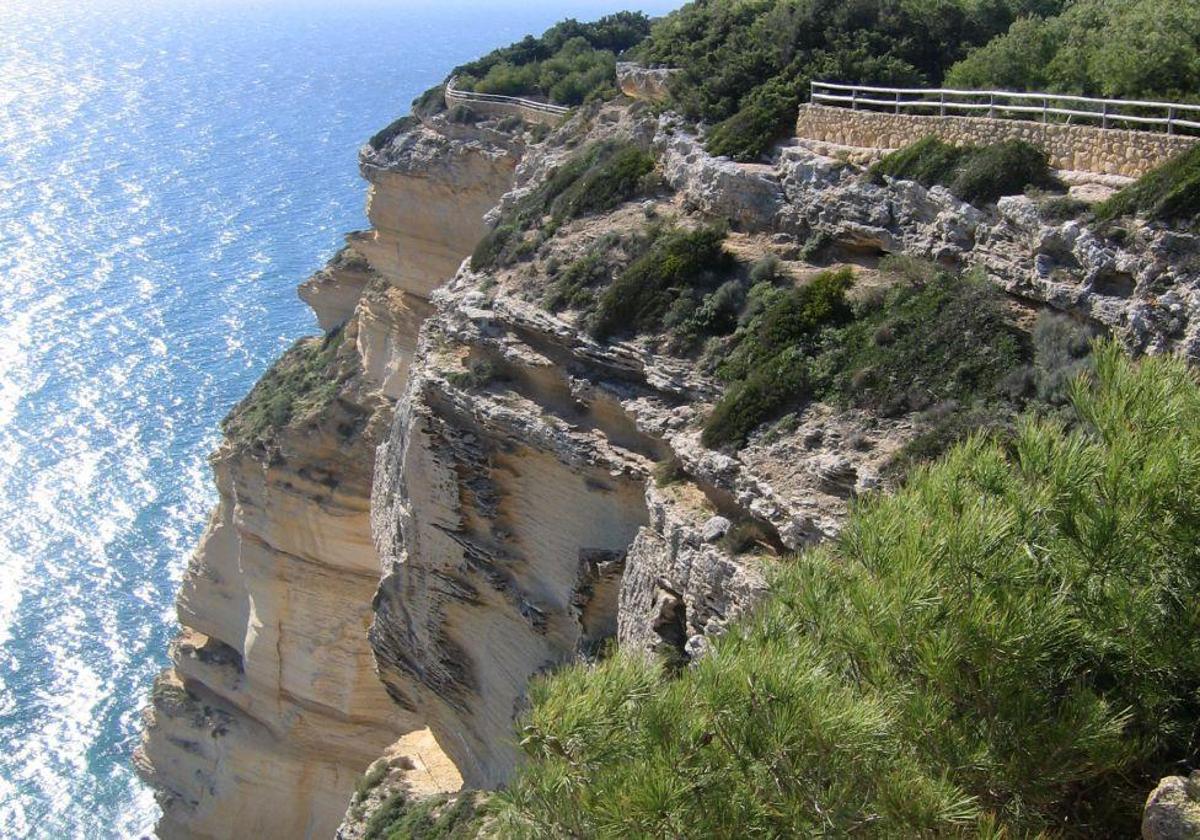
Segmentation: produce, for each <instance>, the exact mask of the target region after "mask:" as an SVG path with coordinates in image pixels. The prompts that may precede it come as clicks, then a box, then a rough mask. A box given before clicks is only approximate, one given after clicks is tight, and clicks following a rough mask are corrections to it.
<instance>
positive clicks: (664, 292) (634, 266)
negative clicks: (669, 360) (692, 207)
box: [590, 227, 734, 339]
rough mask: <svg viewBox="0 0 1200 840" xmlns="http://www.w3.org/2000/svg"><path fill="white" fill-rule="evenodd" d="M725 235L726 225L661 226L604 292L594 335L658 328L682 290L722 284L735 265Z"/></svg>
mask: <svg viewBox="0 0 1200 840" xmlns="http://www.w3.org/2000/svg"><path fill="white" fill-rule="evenodd" d="M724 240H725V230H724V229H723V228H715V227H702V228H697V229H695V230H679V229H666V230H663V231H662V232H661V233H659V234H658V235H657V236H656V237H655V239H654V241H653V242H652V243H651V244H650V246H649V248H648V250H647V251H646V253H644V254H643V255H642V256H640V257H638V258H637V259H635V260H634V261H633V262H632V263H630V264H629V266H628V267H626V268H625V270H624V271H622V272H621V273H620V274H618V275H617V278H616V280H615V281H613V283H612V284H611V285H610V286H609V287H608V288H607V289H605V290H604V292H603V293H602V294H601V295H600V299H599V301H598V304H597V307H596V311H595V314H594V317H593V318H592V321H591V325H590V331H591V334H592V336H593V337H594V338H597V339H605V338H608V337H610V336H612V335H614V334H617V333H634V332H643V331H649V330H654V329H656V328H658V327H659V326H660V325H661V319H662V318H663V316H664V315H665V314H666V313H667V311H668V310H669V309H670V307H671V305H672V303H674V302H675V300H676V299H677V298H678V297H679V296H680V295H681V294H685V293H687V292H688V291H689V290H691V289H706V288H714V287H715V286H717V285H719V283H720V280H721V279H722V278H723V277H724V276H725V275H726V274H727V273H728V272H729V271H731V270H732V268H733V265H734V261H733V257H732V256H731V255H730V254H729V252H728V251H726V250H725V248H724V245H723V242H724Z"/></svg>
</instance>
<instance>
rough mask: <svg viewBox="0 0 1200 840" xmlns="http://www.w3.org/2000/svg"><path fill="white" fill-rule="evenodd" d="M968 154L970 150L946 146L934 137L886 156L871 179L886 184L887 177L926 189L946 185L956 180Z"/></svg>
mask: <svg viewBox="0 0 1200 840" xmlns="http://www.w3.org/2000/svg"><path fill="white" fill-rule="evenodd" d="M966 153H967V149H966V148H964V147H962V146H955V145H953V144H951V143H943V142H942V141H941V140H939V139H938V138H936V137H934V136H932V135H931V136H929V137H924V138H922V139H920V140H918V141H916V142H915V143H910V144H909V145H907V146H905V147H904V148H902V149H897V150H896V151H894V152H892V153H891V154H889V155H886V156H884V157H883V159H882V160H880V161H879V162H878V163H876V164H875V165H874V166H872V167H871V178H872V180H874V181H875V182H876V183H878V184H882V183H883V177H884V176H885V175H886V176H888V177H891V178H899V179H903V180H907V181H916V182H917V183H919V184H921V185H923V186H926V187H932V186H934V185H935V184H942V185H946V184H949V183H950V182H951V181H952V180H953V179H954V174H955V172H956V171H957V169H958V165H959V164H960V163H961V162H962V159H963V156H964V155H965V154H966Z"/></svg>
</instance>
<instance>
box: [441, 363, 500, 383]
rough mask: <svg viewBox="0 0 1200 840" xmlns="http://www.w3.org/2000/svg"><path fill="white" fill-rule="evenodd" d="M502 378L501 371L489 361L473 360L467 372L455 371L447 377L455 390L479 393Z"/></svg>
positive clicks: (468, 365)
mask: <svg viewBox="0 0 1200 840" xmlns="http://www.w3.org/2000/svg"><path fill="white" fill-rule="evenodd" d="M501 378H502V376H501V373H500V371H499V370H497V369H496V366H495V365H494V364H492V363H491V362H489V361H488V360H486V359H472V360H470V361H469V362H468V363H467V367H466V370H461V371H459V370H456V371H453V372H452V373H450V374H448V375H447V376H446V381H447V382H449V383H450V384H451V385H453V386H454V387H455V388H463V389H466V390H471V391H478V390H480V389H483V388H486V387H487V386H488V385H490V384H491V383H493V382H495V381H496V380H497V379H501Z"/></svg>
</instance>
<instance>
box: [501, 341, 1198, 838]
mask: <svg viewBox="0 0 1200 840" xmlns="http://www.w3.org/2000/svg"><path fill="white" fill-rule="evenodd" d="M1096 369H1097V375H1096V381H1095V383H1094V384H1092V385H1090V386H1088V387H1081V388H1077V389H1075V391H1074V393H1073V400H1074V411H1075V414H1076V422H1075V427H1074V430H1073V431H1066V430H1064V428H1063V426H1061V425H1060V424H1058V423H1054V422H1046V421H1032V420H1031V421H1025V422H1023V423H1022V424H1021V425H1020V427H1019V429H1018V430H1017V432H1016V433H1015V435H1014V437H1013V439H1012V440H1011V442H1010V443H1009V445H1008V446H1000V445H997V444H996V443H994V442H991V441H989V440H986V439H983V438H979V437H976V438H972V439H970V440H968V441H967V442H966V443H964V444H963V445H961V446H959V447H957V448H955V449H954V450H953V451H952V452H951V453H950V454H949V455H948V456H947V457H946V459H945V460H944V461H942V462H941V463H939V464H937V465H934V466H933V467H931V468H928V469H922V470H918V471H916V472H915V473H914V474H913V475H912V476H911V477H910V480H909V482H908V483H907V484H906V485H905V486H904V487H903V488H902V489H901V490H900V491H899V492H898V493H897V494H896V495H894V496H890V497H888V496H882V495H881V496H873V497H872V498H871V499H870V500H868V501H866V502H864V503H862V504H860V505H859V506H858V507H857V509H856V510H855V512H854V513H853V514H852V515H851V518H850V520H849V521H848V523H847V525H846V528H845V529H844V530H843V532H842V534H841V536H840V537H839V538H838V539H837V540H836V541H835V542H833V543H832V544H829V545H827V546H826V547H824V548H820V549H816V550H812V551H810V552H808V553H806V554H804V555H802V556H800V557H798V558H797V559H795V560H794V561H793V562H790V563H787V564H783V565H781V566H779V567H778V568H777V570H776V573H775V576H774V579H773V581H772V584H771V591H770V594H769V596H768V598H767V600H766V602H765V603H764V604H763V606H762V607H761V609H760V610H759V611H758V612H757V614H755V615H754V616H753V617H751V618H750V619H749V620H747V621H745V622H744V623H742V624H741V625H738V626H735V627H733V628H732V629H731V630H730V632H729V633H727V634H726V635H725V636H723V637H721V638H719V639H716V640H715V641H714V643H713V650H712V652H711V653H710V654H709V655H708V656H706V657H704V658H703V659H701V660H699V661H698V662H697V663H695V664H694V665H693V667H690V668H685V669H682V670H680V671H678V672H677V673H676V674H675V675H674V676H670V677H668V676H664V674H663V672H662V670H661V669H660V668H659V667H657V666H655V665H653V664H650V663H646V662H645V661H644V660H642V659H640V658H637V657H632V656H623V655H619V654H618V655H616V656H613V657H611V658H609V659H607V660H605V661H603V662H600V663H596V664H589V665H576V666H571V667H568V668H565V669H562V670H560V671H558V672H557V673H555V674H553V675H551V676H547V677H543V678H540V679H538V680H536V681H535V682H534V684H533V685H532V686H531V690H530V696H531V701H532V705H531V709H530V711H529V712H528V713H527V715H526V716H525V718H524V721H523V728H522V729H521V732H520V735H521V745H522V747H523V749H524V751H525V754H526V762H525V764H524V766H523V767H522V768H521V769H520V770H519V772H518V775H517V777H516V778H515V779H514V780H513V782H512V783H511V784H510V786H509V788H508V790H507V791H506V792H504V793H502V794H500V795H499V797H498V798H499V799H500V800H501V802H500V805H499V814H498V819H499V825H500V826H501V827H502V829H503V830H506V831H508V833H510V834H513V835H515V836H533V837H660V836H661V837H680V836H686V837H712V838H738V837H816V836H825V837H835V836H836V837H841V836H854V835H865V836H873V837H922V836H925V837H964V836H972V837H991V838H998V837H1027V836H1028V837H1032V836H1060V835H1063V836H1080V837H1132V836H1136V835H1137V833H1138V829H1139V820H1140V816H1141V810H1142V804H1143V801H1144V799H1145V796H1146V792H1147V791H1148V790H1150V789H1151V788H1152V787H1153V786H1154V784H1155V783H1156V781H1157V780H1158V779H1159V778H1160V777H1161V776H1162V775H1166V774H1168V773H1175V772H1178V769H1179V768H1180V767H1186V766H1193V765H1194V763H1195V761H1196V760H1197V755H1196V752H1197V747H1196V737H1195V731H1196V721H1197V720H1198V719H1200V699H1198V698H1200V650H1198V649H1197V647H1196V645H1195V643H1194V640H1195V639H1196V638H1197V634H1198V633H1200V611H1197V610H1196V608H1195V605H1196V603H1197V602H1198V601H1200V548H1198V546H1200V516H1197V513H1196V512H1197V511H1200V389H1198V388H1197V385H1196V383H1195V381H1194V379H1193V376H1192V374H1191V373H1190V371H1189V370H1188V368H1187V365H1186V364H1185V363H1184V362H1182V361H1179V360H1175V359H1171V358H1165V357H1158V358H1152V359H1147V360H1144V361H1142V362H1141V363H1133V362H1131V361H1129V360H1128V359H1126V358H1125V357H1124V356H1123V355H1122V353H1121V351H1120V349H1119V348H1118V347H1117V346H1115V345H1113V344H1106V345H1104V346H1103V347H1102V348H1101V350H1100V352H1099V353H1098V355H1097V364H1096Z"/></svg>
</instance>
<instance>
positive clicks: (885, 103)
mask: <svg viewBox="0 0 1200 840" xmlns="http://www.w3.org/2000/svg"><path fill="white" fill-rule="evenodd" d="M810 92H811V97H812V102H813V103H814V104H827V105H834V106H836V107H842V108H845V107H850V108H853V109H856V110H857V109H859V108H863V109H866V110H879V109H887V110H891V111H892V112H893V113H896V114H900V113H907V112H916V113H921V112H922V111H925V112H927V113H936V114H937V115H938V116H943V117H945V116H963V115H965V116H981V115H985V116H989V117H1013V116H1014V115H1015V118H1016V119H1024V120H1032V121H1034V122H1044V123H1048V122H1065V123H1067V124H1072V125H1073V124H1075V121H1076V120H1081V121H1096V122H1098V123H1099V125H1100V127H1101V128H1116V127H1121V128H1126V127H1128V128H1138V129H1143V130H1150V131H1165V132H1166V133H1167V134H1176V133H1180V130H1181V129H1182V130H1183V132H1184V133H1200V105H1188V104H1184V103H1181V102H1144V101H1139V100H1134V99H1093V98H1091V97H1087V96H1070V95H1068V94H1063V93H1017V92H1014V91H1008V90H952V89H949V88H891V87H870V86H867V85H842V84H834V83H832V82H813V83H812V85H811V91H810ZM1181 112H1182V113H1184V114H1186V115H1193V114H1194V115H1197V117H1198V119H1183V118H1181V117H1180V116H1179V114H1180V113H1181ZM1039 117H1040V119H1038V118H1039Z"/></svg>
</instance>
